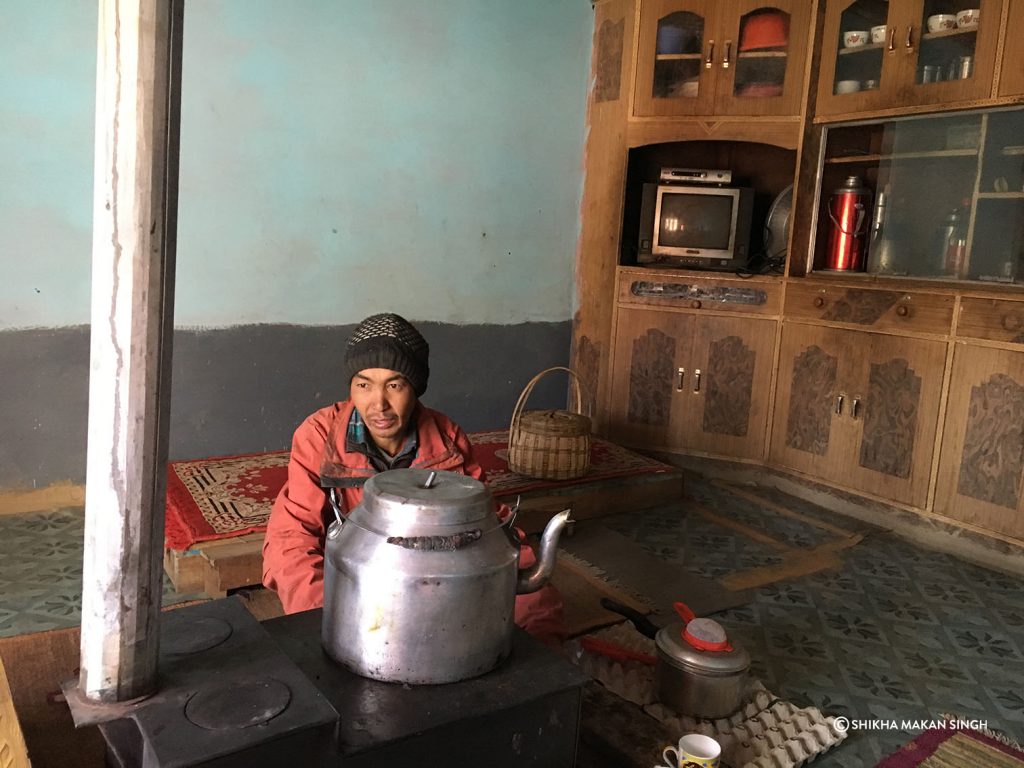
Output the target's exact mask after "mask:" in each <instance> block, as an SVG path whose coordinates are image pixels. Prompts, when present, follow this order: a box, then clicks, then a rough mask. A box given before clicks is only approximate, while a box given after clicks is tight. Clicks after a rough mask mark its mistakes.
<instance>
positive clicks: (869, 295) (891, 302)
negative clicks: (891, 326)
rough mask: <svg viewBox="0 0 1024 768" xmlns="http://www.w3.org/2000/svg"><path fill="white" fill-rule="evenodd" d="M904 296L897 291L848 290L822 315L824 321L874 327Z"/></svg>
mask: <svg viewBox="0 0 1024 768" xmlns="http://www.w3.org/2000/svg"><path fill="white" fill-rule="evenodd" d="M902 295H903V294H901V293H897V292H895V291H864V290H859V289H857V288H848V289H847V290H846V291H845V292H844V293H843V297H842V298H840V299H836V301H835V302H834V303H833V304H832V305H831V306H830V307H828V309H827V310H826V311H825V312H823V313H822V314H821V319H822V320H828V321H831V322H834V323H857V324H859V325H872V324H874V323H877V322H878V321H879V319H881V317H882V315H884V314H885V313H886V312H888V311H889V310H890V309H892V308H893V307H894V306H895V305H896V302H898V301H899V300H900V297H901V296H902Z"/></svg>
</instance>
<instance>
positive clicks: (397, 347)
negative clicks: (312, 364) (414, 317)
mask: <svg viewBox="0 0 1024 768" xmlns="http://www.w3.org/2000/svg"><path fill="white" fill-rule="evenodd" d="M429 357H430V345H428V344H427V342H426V339H424V338H423V337H422V336H421V335H420V332H419V331H417V330H416V329H415V328H414V327H413V326H412V324H411V323H410V322H409V321H408V320H406V319H404V318H402V317H399V316H398V315H394V314H391V313H385V314H381V315H372V316H370V317H368V318H366V319H365V320H363V322H361V323H360V324H359V325H358V326H356V329H355V331H353V332H352V337H351V338H350V339H349V340H348V344H347V345H346V347H345V368H344V375H345V381H346V382H349V383H351V381H352V377H353V376H355V375H356V374H357V373H359V372H360V371H362V370H365V369H367V368H386V369H388V370H389V371H398V373H400V374H402V375H403V376H405V378H407V379H408V380H409V383H410V384H411V385H412V388H413V390H414V391H415V392H416V394H417V396H419V395H422V394H423V393H424V392H426V391H427V378H428V377H429V376H430V366H429V365H428V359H429Z"/></svg>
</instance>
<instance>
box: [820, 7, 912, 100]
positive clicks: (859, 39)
mask: <svg viewBox="0 0 1024 768" xmlns="http://www.w3.org/2000/svg"><path fill="white" fill-rule="evenodd" d="M898 9H899V2H898V0H892V2H886V0H845V1H843V0H841V1H840V2H835V3H829V5H828V11H827V13H826V17H825V29H824V33H823V42H822V52H821V73H820V77H819V79H818V102H817V113H818V114H819V115H842V114H849V113H853V112H864V111H867V110H871V109H884V108H885V107H889V106H896V103H895V102H896V99H897V93H898V85H899V84H898V83H897V73H898V70H899V65H900V58H899V56H898V55H897V54H898V50H897V49H898V44H899V42H900V41H899V40H898V39H897V38H898V34H899V24H898V19H899V12H898Z"/></svg>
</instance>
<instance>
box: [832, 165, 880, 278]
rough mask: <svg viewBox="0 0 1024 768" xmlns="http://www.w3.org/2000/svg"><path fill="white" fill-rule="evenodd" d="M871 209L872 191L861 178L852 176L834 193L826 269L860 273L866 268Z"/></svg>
mask: <svg viewBox="0 0 1024 768" xmlns="http://www.w3.org/2000/svg"><path fill="white" fill-rule="evenodd" d="M870 210H871V190H870V189H868V188H867V187H866V186H864V182H862V181H861V180H860V177H859V176H848V177H847V179H846V181H845V182H843V186H841V187H839V189H837V190H835V192H833V193H832V197H831V198H829V201H828V215H829V218H830V219H832V233H831V236H830V237H829V241H828V253H827V254H826V259H825V269H831V270H836V271H842V272H857V271H859V270H861V269H863V268H864V254H865V250H866V245H867V235H868V218H869V217H868V213H869V212H870Z"/></svg>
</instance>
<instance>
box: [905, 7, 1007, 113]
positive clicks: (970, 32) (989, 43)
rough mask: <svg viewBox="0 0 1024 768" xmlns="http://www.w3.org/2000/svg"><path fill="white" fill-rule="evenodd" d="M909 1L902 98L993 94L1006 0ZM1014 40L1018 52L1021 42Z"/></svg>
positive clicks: (920, 100)
mask: <svg viewBox="0 0 1024 768" xmlns="http://www.w3.org/2000/svg"><path fill="white" fill-rule="evenodd" d="M909 5H910V9H909V13H908V15H907V16H906V17H905V18H904V19H902V20H901V21H902V23H901V24H900V25H899V28H898V34H897V38H896V45H897V48H898V49H899V50H900V59H901V72H900V75H899V79H900V82H901V85H902V88H901V102H903V103H908V104H939V103H946V102H956V101H965V100H968V99H976V98H982V97H984V96H987V95H989V91H990V88H991V84H992V74H993V71H994V69H995V57H996V46H997V43H998V33H999V23H1000V17H1001V15H1002V0H917V2H914V3H909ZM1011 44H1012V46H1013V48H1014V49H1015V50H1017V51H1018V56H1019V48H1018V41H1016V40H1013V41H1012V42H1011ZM894 106H898V105H894Z"/></svg>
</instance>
